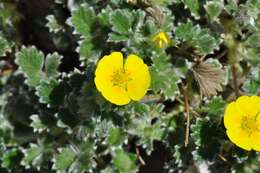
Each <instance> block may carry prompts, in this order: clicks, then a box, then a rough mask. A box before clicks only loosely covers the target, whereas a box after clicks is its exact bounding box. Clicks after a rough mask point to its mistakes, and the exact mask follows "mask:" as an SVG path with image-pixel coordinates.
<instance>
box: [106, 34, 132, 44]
mask: <svg viewBox="0 0 260 173" xmlns="http://www.w3.org/2000/svg"><path fill="white" fill-rule="evenodd" d="M128 39H129V38H128V36H126V35H119V34H116V33H109V38H108V41H109V42H115V43H117V42H122V41H127V40H128Z"/></svg>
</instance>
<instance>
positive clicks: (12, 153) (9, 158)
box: [1, 148, 21, 170]
mask: <svg viewBox="0 0 260 173" xmlns="http://www.w3.org/2000/svg"><path fill="white" fill-rule="evenodd" d="M20 155H21V153H20V151H19V150H18V149H17V148H13V149H10V150H6V151H5V152H4V153H3V156H2V158H1V160H2V165H1V166H2V167H3V168H6V169H8V170H11V169H12V168H14V167H15V166H17V165H19V163H20V160H21V156H20Z"/></svg>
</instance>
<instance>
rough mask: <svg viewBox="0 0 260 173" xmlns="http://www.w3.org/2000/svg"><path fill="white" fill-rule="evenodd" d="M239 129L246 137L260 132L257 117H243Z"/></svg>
mask: <svg viewBox="0 0 260 173" xmlns="http://www.w3.org/2000/svg"><path fill="white" fill-rule="evenodd" d="M241 128H242V129H243V130H244V131H246V133H247V134H248V136H250V135H251V134H252V133H254V132H257V131H259V130H260V126H259V123H257V115H256V117H249V116H244V117H243V118H242V123H241Z"/></svg>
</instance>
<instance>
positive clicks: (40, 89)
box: [36, 79, 58, 103]
mask: <svg viewBox="0 0 260 173" xmlns="http://www.w3.org/2000/svg"><path fill="white" fill-rule="evenodd" d="M57 85H58V82H57V81H56V80H54V79H50V80H49V81H48V80H47V81H44V80H42V81H41V82H40V84H39V85H38V86H37V87H36V95H37V96H39V101H40V103H49V102H50V95H51V93H52V91H53V89H54V88H55V87H56V86H57Z"/></svg>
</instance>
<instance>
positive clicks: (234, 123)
mask: <svg viewBox="0 0 260 173" xmlns="http://www.w3.org/2000/svg"><path fill="white" fill-rule="evenodd" d="M243 116H244V115H243V113H242V112H241V111H239V109H238V108H237V105H236V102H231V103H230V104H228V106H227V108H226V110H225V114H224V125H225V127H226V128H227V129H238V128H240V126H241V121H242V118H243Z"/></svg>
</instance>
